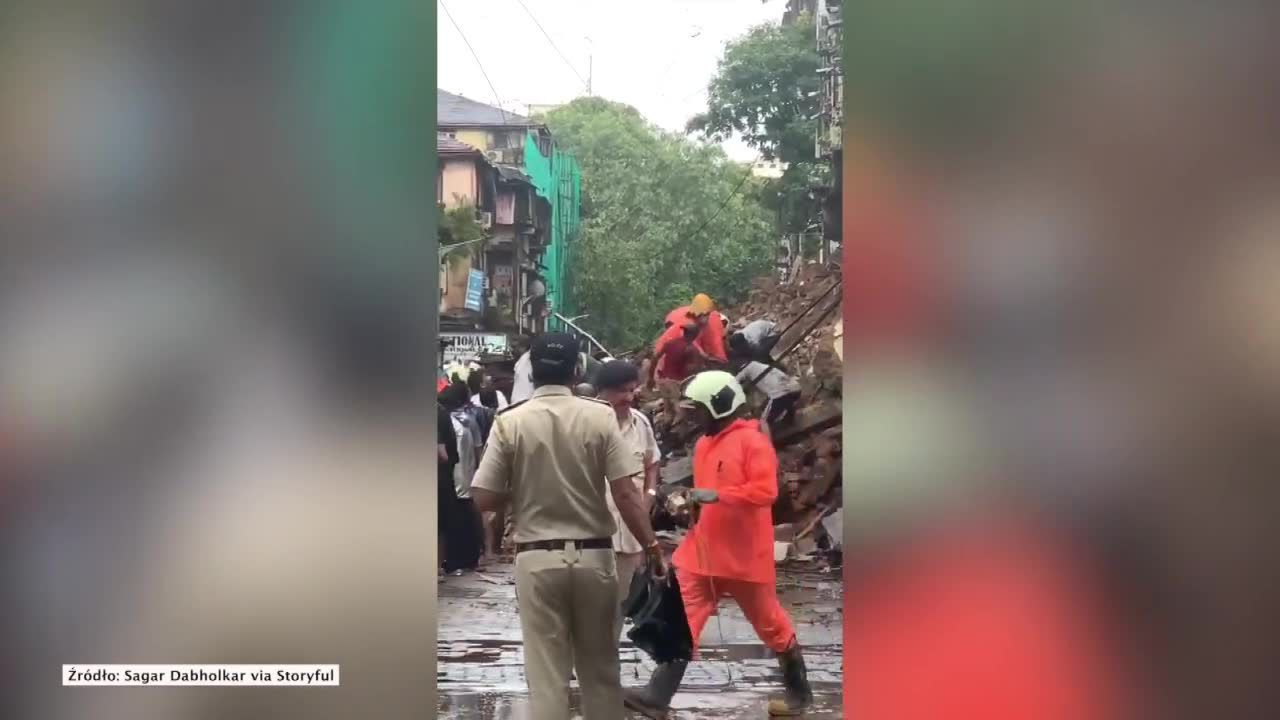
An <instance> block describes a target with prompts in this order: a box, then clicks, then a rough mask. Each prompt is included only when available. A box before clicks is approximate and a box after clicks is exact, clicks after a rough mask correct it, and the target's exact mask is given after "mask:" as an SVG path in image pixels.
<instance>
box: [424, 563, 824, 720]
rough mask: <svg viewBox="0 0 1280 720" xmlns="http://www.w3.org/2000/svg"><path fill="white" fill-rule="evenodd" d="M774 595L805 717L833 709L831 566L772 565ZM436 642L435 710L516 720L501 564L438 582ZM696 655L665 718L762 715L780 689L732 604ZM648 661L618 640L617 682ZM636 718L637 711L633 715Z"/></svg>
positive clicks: (638, 674)
mask: <svg viewBox="0 0 1280 720" xmlns="http://www.w3.org/2000/svg"><path fill="white" fill-rule="evenodd" d="M779 588H780V590H781V591H782V602H783V605H784V606H785V607H787V608H788V609H789V610H790V611H791V613H792V618H793V620H794V621H795V623H796V632H797V634H798V635H799V636H800V642H801V644H802V645H804V646H805V659H806V661H807V663H808V667H809V680H810V682H811V683H813V686H814V693H815V695H816V696H817V701H818V702H817V707H816V708H815V709H814V710H813V711H812V712H810V713H809V714H808V715H807V716H806V717H811V718H838V717H841V714H840V677H841V674H840V671H841V659H840V656H841V645H840V642H841V625H840V621H841V615H840V611H841V608H840V586H839V572H838V571H835V572H817V571H808V570H803V569H796V570H786V571H780V572H779ZM439 599H440V600H439V602H440V605H439V607H440V616H439V617H440V629H439V640H438V643H437V657H438V658H439V670H438V685H437V687H438V688H439V691H440V707H439V708H438V709H437V710H438V716H439V717H441V718H450V719H452V718H457V719H467V720H471V719H473V718H474V719H477V720H520V719H522V718H526V717H528V711H529V710H528V697H527V692H528V688H527V686H526V685H525V679H524V658H523V655H522V652H521V645H520V620H519V616H518V615H517V614H516V600H515V585H514V581H513V578H512V575H511V566H510V565H495V566H491V567H490V568H488V569H486V570H484V571H483V572H482V573H480V574H478V575H466V576H463V577H449V578H444V579H442V580H441V583H440V590H439ZM701 645H702V650H703V659H702V660H700V661H698V662H694V663H693V664H691V665H690V666H689V671H688V673H687V674H686V676H685V681H684V684H683V686H682V688H681V692H680V693H679V694H678V695H677V696H676V699H675V703H674V707H675V710H676V712H675V713H674V715H673V716H674V717H676V718H679V719H680V720H693V719H694V718H724V719H734V718H763V717H766V714H765V705H766V703H767V702H768V696H769V693H770V692H775V691H777V690H778V689H779V688H780V687H781V676H780V674H779V672H778V666H777V661H776V660H775V659H773V657H772V654H771V653H770V652H769V651H768V650H766V649H765V648H764V647H763V646H762V645H761V644H760V641H759V640H758V639H757V638H756V637H755V633H754V632H753V631H752V629H751V626H750V624H748V623H747V621H746V618H744V617H743V616H742V613H741V611H739V610H738V608H737V607H736V606H735V605H733V603H732V601H727V602H725V603H724V604H722V605H721V615H720V618H719V623H717V620H716V619H715V618H712V620H711V622H710V623H708V624H707V628H706V630H705V632H704V633H703V638H702V643H701ZM652 669H653V663H652V662H651V661H650V660H649V659H648V657H647V656H645V655H644V653H642V652H639V651H637V650H636V649H635V648H633V647H632V646H631V644H630V642H629V641H627V640H625V639H624V640H623V647H622V683H623V685H625V686H639V685H643V684H644V683H645V682H646V681H648V679H649V673H650V672H651V671H652ZM635 717H640V716H635Z"/></svg>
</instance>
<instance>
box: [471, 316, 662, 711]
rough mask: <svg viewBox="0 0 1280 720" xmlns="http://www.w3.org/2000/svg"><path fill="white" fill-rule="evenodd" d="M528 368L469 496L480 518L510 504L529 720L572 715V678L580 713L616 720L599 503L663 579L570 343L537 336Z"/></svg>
mask: <svg viewBox="0 0 1280 720" xmlns="http://www.w3.org/2000/svg"><path fill="white" fill-rule="evenodd" d="M529 358H530V364H531V366H532V372H533V381H534V384H535V385H536V386H537V389H536V390H535V391H534V393H533V397H532V398H530V399H529V400H527V401H525V402H523V403H517V404H515V405H511V406H510V407H508V408H507V409H506V410H504V411H502V412H501V413H499V414H498V417H497V419H496V420H495V421H494V425H493V429H492V430H491V431H490V435H489V446H488V448H487V449H486V451H485V454H484V458H483V460H481V462H480V468H479V470H478V471H477V472H476V476H475V479H474V481H473V482H472V488H471V494H472V498H473V499H474V501H475V503H476V506H477V507H479V508H480V510H482V511H495V510H497V509H499V507H501V505H502V504H504V503H505V502H508V501H510V503H511V505H512V512H513V515H514V519H515V542H516V596H517V601H518V603H519V612H520V629H521V634H522V636H523V640H524V655H525V674H526V676H527V677H528V682H529V694H530V699H531V701H532V705H533V717H534V718H535V720H565V719H566V718H568V717H569V677H570V674H571V673H572V672H574V671H576V673H577V678H578V684H579V686H580V687H581V688H582V713H583V715H585V716H586V717H589V718H591V719H592V720H597V719H599V720H621V719H622V716H623V707H622V683H621V677H620V668H619V661H618V633H617V632H616V628H617V624H618V586H617V582H618V581H617V575H616V565H615V560H614V554H613V540H612V535H613V534H614V530H615V529H616V528H615V526H614V521H613V517H612V515H611V514H610V512H609V505H608V502H607V501H606V500H605V495H606V493H609V494H612V496H613V500H614V502H615V503H616V505H617V507H618V512H619V514H620V515H621V516H622V519H623V522H624V524H626V526H627V528H628V529H629V530H630V531H631V532H632V533H633V534H634V535H635V536H636V537H637V538H638V539H639V540H640V543H641V545H642V546H643V547H644V548H645V551H646V552H647V553H648V554H649V560H650V566H651V567H652V568H653V571H654V573H655V574H657V575H661V576H665V575H666V572H667V569H666V563H665V560H664V559H663V557H662V551H661V549H660V548H659V546H658V540H657V538H656V537H655V536H654V534H653V528H652V526H651V525H650V524H649V517H648V513H647V512H646V511H645V503H644V500H643V499H642V497H641V495H640V493H639V492H637V491H636V487H635V484H634V481H633V478H634V476H636V475H639V474H640V473H642V472H643V471H644V465H643V464H642V463H641V462H640V459H639V458H637V457H636V456H635V455H634V453H633V452H632V451H631V448H630V445H629V444H628V443H627V441H626V440H625V439H624V438H623V436H622V432H621V430H619V429H618V420H617V416H616V415H615V413H614V411H613V408H611V407H609V405H608V404H607V403H603V402H600V401H598V400H593V399H587V398H579V397H574V396H573V394H572V392H571V391H570V389H569V388H570V387H572V386H573V385H574V383H575V382H577V380H578V377H579V375H580V372H581V360H580V358H579V355H578V347H577V342H576V341H575V340H574V339H573V337H572V336H570V335H565V334H562V333H549V334H546V335H542V336H539V337H538V338H537V339H535V340H534V342H533V347H532V349H531V350H530V354H529Z"/></svg>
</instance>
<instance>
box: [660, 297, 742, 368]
mask: <svg viewBox="0 0 1280 720" xmlns="http://www.w3.org/2000/svg"><path fill="white" fill-rule="evenodd" d="M689 319H690V318H689V306H688V305H685V306H683V307H678V308H676V309H675V310H672V311H671V312H669V313H667V320H666V324H667V327H672V326H675V325H684V324H685V323H686V322H687V321H688V320H689ZM697 345H698V347H699V348H701V349H702V352H704V353H706V354H707V355H710V356H711V357H712V358H714V359H716V360H719V361H720V362H728V360H729V356H728V354H726V353H725V348H724V320H722V319H721V318H720V313H718V312H713V313H711V315H710V316H709V317H708V318H707V324H706V325H704V326H703V327H702V332H701V333H700V334H699V335H698V341H697Z"/></svg>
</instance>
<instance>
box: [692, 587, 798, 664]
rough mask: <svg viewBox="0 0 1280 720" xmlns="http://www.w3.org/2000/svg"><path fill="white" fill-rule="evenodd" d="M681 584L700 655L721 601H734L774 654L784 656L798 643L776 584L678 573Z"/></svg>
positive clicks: (694, 640) (694, 642) (695, 644)
mask: <svg viewBox="0 0 1280 720" xmlns="http://www.w3.org/2000/svg"><path fill="white" fill-rule="evenodd" d="M676 579H677V580H679V581H680V597H681V599H682V600H684V613H685V615H686V616H688V618H689V631H690V632H691V633H692V634H693V647H694V649H695V657H696V651H697V647H698V639H699V638H701V637H702V629H703V628H704V627H706V625H707V620H709V619H711V616H712V615H714V614H715V613H716V605H718V604H719V602H720V598H725V597H729V598H733V600H734V601H735V602H736V603H738V607H740V608H742V613H743V614H744V615H746V616H747V621H748V622H750V623H751V627H753V628H755V631H756V635H758V636H759V637H760V640H761V641H762V642H764V644H765V645H766V646H767V647H768V648H769V649H770V650H772V651H774V652H776V653H780V652H784V651H786V650H788V649H790V647H791V646H792V644H794V643H795V639H796V629H795V626H794V625H792V624H791V616H790V615H788V614H787V611H786V610H784V609H782V603H780V602H778V592H777V590H776V589H775V588H774V586H773V585H772V584H765V583H754V582H746V581H745V580H730V579H727V578H712V577H709V576H707V575H699V574H698V573H691V572H688V571H685V570H680V569H679V568H677V569H676Z"/></svg>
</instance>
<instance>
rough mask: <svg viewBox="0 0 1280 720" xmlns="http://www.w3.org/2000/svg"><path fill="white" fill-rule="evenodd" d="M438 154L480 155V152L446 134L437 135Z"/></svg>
mask: <svg viewBox="0 0 1280 720" xmlns="http://www.w3.org/2000/svg"><path fill="white" fill-rule="evenodd" d="M436 152H437V153H478V152H480V151H479V150H477V149H476V148H473V147H471V146H470V145H468V144H466V143H464V142H462V141H461V140H457V139H455V138H451V137H449V136H448V135H445V134H444V133H436Z"/></svg>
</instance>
